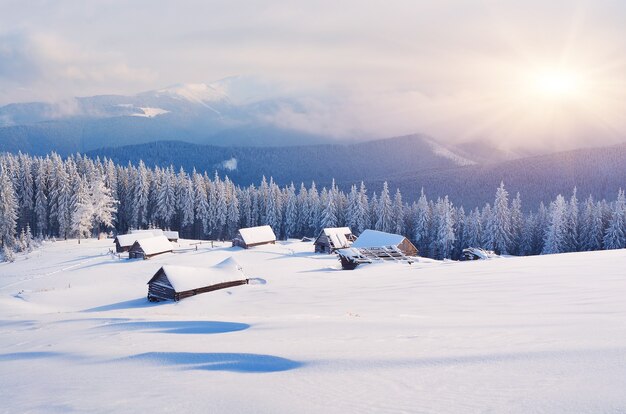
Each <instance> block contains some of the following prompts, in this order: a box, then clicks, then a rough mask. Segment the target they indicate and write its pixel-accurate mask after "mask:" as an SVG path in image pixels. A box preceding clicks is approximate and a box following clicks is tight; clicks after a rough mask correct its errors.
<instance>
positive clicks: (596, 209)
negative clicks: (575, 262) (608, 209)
mask: <svg viewBox="0 0 626 414" xmlns="http://www.w3.org/2000/svg"><path fill="white" fill-rule="evenodd" d="M603 237H604V228H603V227H602V207H601V205H600V203H597V204H596V203H595V202H594V201H593V197H592V196H591V195H590V196H589V197H588V198H587V200H585V205H584V207H583V210H582V213H581V220H580V248H581V250H583V251H592V250H600V249H601V248H602V239H603Z"/></svg>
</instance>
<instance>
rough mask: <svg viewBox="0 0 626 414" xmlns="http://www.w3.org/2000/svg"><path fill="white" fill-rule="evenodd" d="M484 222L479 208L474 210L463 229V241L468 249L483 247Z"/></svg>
mask: <svg viewBox="0 0 626 414" xmlns="http://www.w3.org/2000/svg"><path fill="white" fill-rule="evenodd" d="M482 230H483V229H482V222H481V217H480V211H479V210H478V207H476V208H475V209H474V210H472V211H471V212H470V213H469V214H468V216H467V218H466V220H465V226H464V228H463V233H464V234H463V240H464V245H465V246H466V247H478V246H481V245H482V242H481V240H482Z"/></svg>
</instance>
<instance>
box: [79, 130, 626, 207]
mask: <svg viewBox="0 0 626 414" xmlns="http://www.w3.org/2000/svg"><path fill="white" fill-rule="evenodd" d="M432 142H433V141H432V140H431V139H430V138H428V137H424V136H420V135H412V136H405V137H398V138H391V139H387V140H377V141H369V142H366V143H360V144H351V145H337V144H336V145H315V146H303V147H280V148H275V147H266V148H249V147H248V148H245V147H243V148H242V147H234V148H224V147H214V146H199V145H194V144H188V143H182V142H158V143H151V144H143V145H134V146H128V147H121V148H107V149H100V150H95V151H91V152H89V153H88V155H89V156H90V157H96V156H99V157H108V158H111V159H112V160H113V161H115V162H117V163H121V164H126V163H128V162H129V161H130V162H133V163H137V162H139V160H140V159H143V160H144V162H145V163H146V164H147V165H148V166H154V165H159V166H169V165H170V164H171V165H174V166H175V167H176V168H179V167H181V166H182V167H184V168H185V169H186V170H187V171H190V170H191V169H192V168H194V167H195V168H196V169H197V170H198V171H205V170H206V171H208V172H209V173H211V174H212V173H213V172H214V171H217V172H218V173H219V174H220V175H222V176H223V175H228V176H229V177H230V178H231V179H232V180H233V181H234V182H236V183H237V184H240V185H248V184H251V183H254V184H258V183H259V182H260V179H261V177H262V176H263V175H265V176H266V177H268V178H269V177H270V176H271V177H273V178H274V180H275V181H276V182H277V183H279V184H281V185H284V184H288V183H290V182H294V183H295V184H299V183H300V182H304V183H306V184H307V185H308V184H310V182H311V181H315V182H316V183H318V184H319V185H325V186H328V185H329V183H330V182H331V180H332V179H335V180H336V182H337V184H338V185H339V186H340V187H342V188H343V189H345V190H347V189H349V186H350V185H352V184H357V183H359V182H360V181H361V180H363V181H364V182H365V183H366V185H367V186H368V188H369V192H370V195H371V194H372V193H373V192H374V191H376V192H379V191H380V188H381V187H382V183H383V182H384V181H387V182H388V183H389V186H390V188H392V189H395V188H396V187H397V188H399V189H400V190H401V191H402V194H403V196H404V198H405V200H407V201H413V200H416V199H417V197H419V194H420V192H421V189H422V188H423V189H424V191H425V192H426V193H427V195H428V196H429V197H430V198H437V197H443V196H445V195H449V196H450V199H451V201H452V202H453V203H455V204H457V205H463V206H464V207H465V208H473V207H476V206H479V205H483V204H484V203H486V202H492V201H493V196H494V193H495V189H496V188H497V187H498V185H499V184H500V181H504V182H505V184H506V188H507V189H508V191H509V193H510V197H511V198H512V197H514V196H515V193H516V192H520V194H521V196H522V200H523V201H524V206H525V208H531V207H532V208H535V207H536V206H537V205H538V204H539V203H540V202H541V201H543V202H545V203H547V202H549V201H551V200H552V199H554V197H555V196H556V195H557V194H559V193H561V194H564V195H569V194H570V193H571V191H572V189H573V188H574V187H575V186H576V187H577V190H578V195H579V197H580V198H583V197H587V195H589V194H592V195H593V196H594V197H595V198H597V199H598V198H606V199H611V200H612V199H614V198H615V194H616V193H617V190H618V189H619V188H624V187H626V144H620V145H615V146H610V147H601V148H587V149H579V150H573V151H566V152H560V153H555V154H549V155H541V156H532V157H526V158H520V159H515V160H509V161H501V162H496V163H480V162H478V161H474V160H472V159H469V158H465V155H466V154H464V153H463V152H458V153H457V152H455V149H454V148H453V147H451V148H447V147H444V148H446V149H447V150H448V151H450V152H451V154H452V156H448V155H449V154H445V155H443V154H442V150H441V148H439V147H436V146H435V147H433V144H432ZM433 148H434V149H433ZM438 152H439V154H438ZM456 157H459V158H458V159H457V158H456Z"/></svg>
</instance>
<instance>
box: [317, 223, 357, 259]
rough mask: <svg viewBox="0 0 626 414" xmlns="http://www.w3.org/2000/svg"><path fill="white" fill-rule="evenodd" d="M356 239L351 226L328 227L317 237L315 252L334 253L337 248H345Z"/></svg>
mask: <svg viewBox="0 0 626 414" xmlns="http://www.w3.org/2000/svg"><path fill="white" fill-rule="evenodd" d="M355 239H356V237H354V235H353V234H352V230H350V228H349V227H327V228H325V229H323V230H322V231H321V232H320V235H319V236H317V239H315V242H314V245H315V253H333V252H334V251H335V250H337V249H345V248H346V247H350V245H351V244H352V242H353V241H354V240H355Z"/></svg>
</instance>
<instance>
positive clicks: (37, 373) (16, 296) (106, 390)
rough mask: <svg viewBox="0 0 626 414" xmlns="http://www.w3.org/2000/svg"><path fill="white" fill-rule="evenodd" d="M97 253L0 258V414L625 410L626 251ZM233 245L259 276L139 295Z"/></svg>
mask: <svg viewBox="0 0 626 414" xmlns="http://www.w3.org/2000/svg"><path fill="white" fill-rule="evenodd" d="M187 244H188V242H185V241H183V242H182V243H181V245H180V247H182V248H184V247H185V246H186V245H187ZM111 247H112V243H111V240H102V241H96V240H89V241H86V242H85V241H83V243H82V244H81V245H78V244H77V243H76V241H75V240H73V241H67V242H65V241H63V242H55V243H47V244H45V245H44V246H43V247H42V248H41V249H40V250H38V251H36V252H33V253H31V254H30V255H29V257H28V259H25V258H24V257H19V258H18V260H17V261H16V262H15V263H11V264H0V319H1V321H0V401H1V404H0V412H6V413H17V412H63V413H66V412H202V413H205V412H223V413H237V412H263V413H277V412H285V413H294V412H298V413H308V412H312V413H313V412H315V413H319V412H323V413H325V414H327V413H351V412H377V413H378V412H450V413H467V412H470V413H472V412H491V413H503V412H518V413H528V412H546V413H554V412H567V413H571V412H603V413H606V412H625V411H626V250H614V251H604V252H593V253H575V254H562V255H552V256H540V257H529V258H503V259H494V260H490V261H479V262H463V263H456V262H435V261H430V260H426V259H424V260H423V261H421V262H419V263H415V264H413V265H406V264H394V263H386V264H375V265H365V266H361V267H359V268H357V269H356V270H354V271H341V270H339V269H338V262H337V260H336V259H335V257H334V256H328V255H315V254H313V253H312V250H313V247H312V245H311V244H310V243H301V242H290V243H283V244H278V245H275V246H262V247H257V248H254V249H251V250H248V251H244V250H240V249H232V248H230V247H226V246H224V247H217V246H216V247H214V248H211V247H210V245H207V244H202V245H199V249H198V250H197V251H195V250H188V251H185V252H180V253H174V254H166V255H162V256H158V257H156V258H154V259H151V260H145V261H141V260H132V261H129V260H119V259H117V258H114V257H112V256H111V255H108V254H107V251H108V250H109V248H111ZM231 255H232V256H234V257H235V258H236V260H237V261H238V262H239V263H241V264H242V265H243V267H244V271H245V273H246V275H247V276H248V277H251V278H262V279H264V280H266V281H267V283H266V284H252V285H244V286H239V287H235V288H231V289H227V290H222V291H216V292H211V293H207V294H203V295H199V296H195V297H192V298H188V299H185V300H183V301H181V302H179V303H158V304H153V303H149V302H148V301H147V300H146V293H147V286H146V282H147V281H148V280H149V279H150V277H151V276H152V275H153V274H154V273H155V272H156V270H158V268H159V267H160V266H161V265H163V264H179V265H189V266H198V267H208V266H211V265H213V264H215V263H217V262H219V261H221V260H223V259H225V258H226V257H228V256H231Z"/></svg>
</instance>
